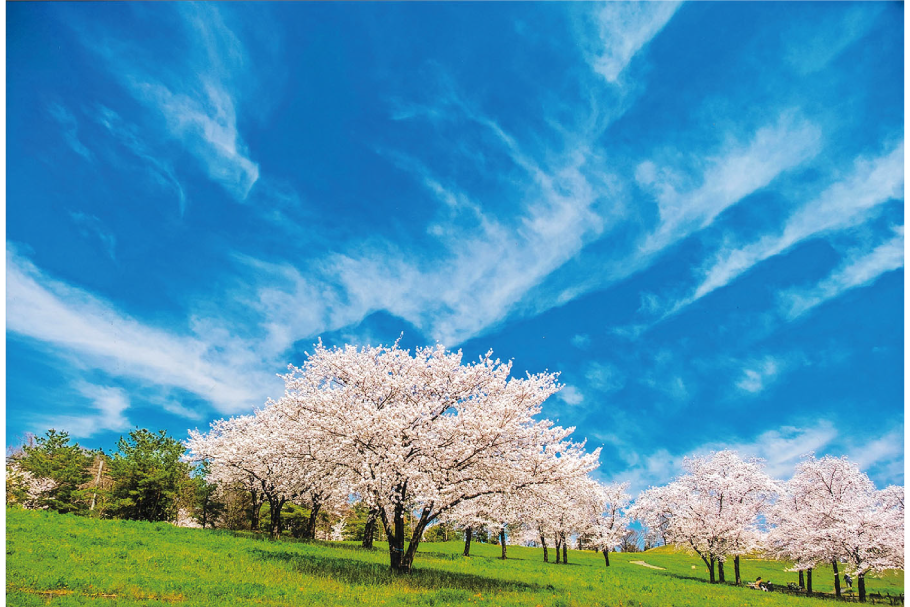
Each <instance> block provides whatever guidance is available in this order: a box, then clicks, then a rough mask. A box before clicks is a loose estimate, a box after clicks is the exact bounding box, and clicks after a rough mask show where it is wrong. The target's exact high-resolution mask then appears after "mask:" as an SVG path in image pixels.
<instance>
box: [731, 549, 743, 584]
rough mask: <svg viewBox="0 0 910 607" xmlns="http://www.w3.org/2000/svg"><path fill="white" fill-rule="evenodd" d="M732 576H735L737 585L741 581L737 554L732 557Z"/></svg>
mask: <svg viewBox="0 0 910 607" xmlns="http://www.w3.org/2000/svg"><path fill="white" fill-rule="evenodd" d="M733 577H735V578H736V585H737V586H739V585H741V584H742V583H743V579H742V578H741V577H740V575H739V555H736V556H735V557H733Z"/></svg>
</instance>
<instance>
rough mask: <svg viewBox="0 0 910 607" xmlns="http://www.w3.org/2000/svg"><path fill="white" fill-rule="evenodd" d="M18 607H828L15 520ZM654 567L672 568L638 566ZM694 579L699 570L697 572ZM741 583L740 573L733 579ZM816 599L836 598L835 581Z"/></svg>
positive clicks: (586, 562) (613, 575) (42, 515)
mask: <svg viewBox="0 0 910 607" xmlns="http://www.w3.org/2000/svg"><path fill="white" fill-rule="evenodd" d="M6 517H7V518H6V532H7V544H6V583H7V586H6V592H7V596H6V600H7V605H14V606H18V605H47V604H51V605H59V606H61V607H62V606H68V605H105V606H107V605H123V606H126V605H130V606H135V605H152V604H156V605H160V604H162V603H171V604H175V605H186V606H196V605H198V606H219V605H225V606H227V605H231V606H237V605H294V606H300V605H314V606H315V605H319V606H331V605H339V606H340V605H389V606H394V605H487V606H495V605H503V606H507V605H508V606H519V605H521V606H525V605H530V606H535V605H541V606H553V607H555V606H569V605H572V606H579V607H582V606H590V605H610V606H643V607H644V606H653V607H668V606H688V605H692V606H695V605H720V606H724V607H733V606H737V605H769V606H773V605H804V606H806V607H809V606H811V605H825V604H827V602H822V601H820V600H818V599H813V598H803V597H790V596H786V595H782V594H776V593H766V592H759V591H754V590H749V589H745V588H737V587H734V586H732V585H724V586H721V585H714V586H712V585H710V584H708V583H707V582H706V581H705V579H706V574H705V571H704V566H703V565H702V564H701V561H699V560H698V559H697V558H693V557H691V556H688V555H686V554H682V553H673V552H672V551H670V550H666V549H658V550H654V551H649V552H645V553H637V554H613V555H611V564H612V566H611V567H610V568H609V569H607V568H605V567H604V563H603V557H602V556H601V555H600V554H596V553H594V552H584V551H575V550H571V551H569V565H567V566H566V565H555V564H552V563H551V564H545V563H543V562H542V552H541V550H540V549H533V548H519V547H513V546H510V547H509V557H510V558H509V560H507V561H502V560H500V559H498V558H496V557H497V556H498V554H499V547H498V546H493V545H484V544H479V543H475V544H473V545H472V547H471V548H472V552H473V556H471V557H469V558H464V557H462V556H461V551H462V548H463V546H462V544H461V543H460V542H448V543H428V544H422V545H421V547H420V548H421V549H420V554H419V555H418V557H417V560H416V562H415V571H414V572H413V573H412V574H411V575H408V576H396V575H394V574H391V573H390V572H389V570H388V554H387V553H386V552H385V551H384V550H383V548H384V546H382V545H379V549H377V550H375V551H366V550H362V549H360V548H359V547H357V546H356V545H354V544H350V545H348V544H330V543H323V542H312V543H302V542H296V541H280V542H270V541H267V540H262V539H258V538H256V537H249V536H246V537H244V536H237V535H234V534H231V533H229V532H220V531H208V530H206V531H203V530H199V529H178V528H176V527H173V526H171V525H168V524H165V523H158V524H150V523H138V522H128V521H97V520H91V519H85V518H78V517H74V516H65V515H58V514H53V513H47V512H36V511H24V510H19V509H7V512H6ZM638 560H643V561H645V562H647V563H649V564H652V565H655V566H658V567H663V568H664V570H657V569H649V568H646V567H642V566H640V565H636V564H633V563H632V561H638ZM693 566H694V567H695V568H694V569H693V568H692V567H693ZM785 568H786V564H785V563H780V562H772V561H760V560H746V561H744V562H743V565H742V570H743V577H744V579H746V580H750V579H755V577H756V576H759V575H760V576H762V577H763V578H765V579H770V580H771V581H772V582H775V583H780V584H786V582H788V581H796V574H795V573H789V572H785V571H784V569H785ZM730 577H732V565H731V566H730ZM814 581H815V588H816V590H818V591H823V592H824V591H827V592H830V591H831V589H832V580H831V573H830V569H829V570H819V571H817V573H816V575H815V578H814ZM903 583H904V579H903V572H897V573H894V574H891V575H887V576H885V577H884V578H882V579H871V580H869V583H868V587H869V591H870V592H878V591H882V592H890V593H891V594H897V593H900V592H902V591H903Z"/></svg>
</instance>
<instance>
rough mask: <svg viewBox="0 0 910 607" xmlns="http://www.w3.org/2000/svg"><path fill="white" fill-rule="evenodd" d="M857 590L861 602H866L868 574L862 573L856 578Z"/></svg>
mask: <svg viewBox="0 0 910 607" xmlns="http://www.w3.org/2000/svg"><path fill="white" fill-rule="evenodd" d="M856 589H857V590H858V591H859V602H860V603H865V602H866V574H865V573H860V574H857V576H856Z"/></svg>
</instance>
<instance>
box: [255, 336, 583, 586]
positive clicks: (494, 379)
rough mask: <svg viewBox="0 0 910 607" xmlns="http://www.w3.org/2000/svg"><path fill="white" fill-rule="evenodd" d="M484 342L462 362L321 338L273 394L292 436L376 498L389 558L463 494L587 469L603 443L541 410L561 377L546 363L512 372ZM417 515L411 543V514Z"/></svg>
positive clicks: (457, 356)
mask: <svg viewBox="0 0 910 607" xmlns="http://www.w3.org/2000/svg"><path fill="white" fill-rule="evenodd" d="M510 372H511V364H510V363H503V362H500V361H499V360H496V359H493V358H492V354H491V353H488V354H487V355H486V356H484V357H481V358H480V359H479V360H478V361H476V362H473V363H469V364H463V363H462V356H461V353H460V352H449V351H446V350H445V349H444V348H443V347H442V346H436V347H433V348H418V349H417V350H416V351H415V352H414V354H413V355H412V354H411V353H410V352H408V351H407V350H403V349H401V348H399V347H398V344H397V343H396V344H394V345H393V346H391V347H384V346H379V347H369V346H367V347H363V348H356V347H353V346H347V347H344V348H325V347H324V346H323V345H322V344H321V343H320V344H318V345H317V347H316V349H315V352H314V353H313V354H311V355H310V356H309V357H308V359H307V361H306V362H305V363H304V365H303V366H302V367H293V366H292V367H291V368H290V373H288V374H287V375H286V376H285V377H284V379H285V384H286V392H285V396H284V397H283V398H281V399H280V400H279V401H276V402H274V403H271V404H270V406H271V407H274V408H275V410H276V411H280V413H281V415H282V417H283V418H284V419H285V420H286V421H285V427H286V428H287V435H288V438H289V440H291V441H293V440H295V437H300V440H301V441H302V442H304V443H306V444H308V445H318V448H317V452H314V454H313V455H314V457H316V458H318V459H320V460H321V461H323V462H325V463H326V464H329V465H333V466H336V467H338V468H339V469H342V470H344V471H345V473H346V475H347V477H348V478H349V479H350V482H351V484H352V486H351V489H352V491H354V492H356V493H357V494H358V495H360V496H362V497H363V499H364V502H365V503H366V504H367V505H368V506H369V507H371V508H376V510H377V511H378V514H379V519H380V520H381V522H382V524H383V527H384V529H385V532H386V536H387V538H388V541H389V554H390V563H391V567H392V569H393V570H395V571H402V572H406V571H410V569H411V566H412V563H413V560H414V556H415V554H416V552H417V547H418V545H419V543H420V538H421V536H422V534H423V531H424V529H425V528H426V527H427V525H428V524H430V523H431V522H433V521H435V520H437V519H438V518H439V517H440V516H441V515H443V514H444V513H446V512H448V511H449V510H451V509H453V508H455V507H456V506H458V505H459V504H461V503H462V502H465V501H468V500H472V499H477V498H479V497H482V496H485V495H492V494H504V493H511V492H515V491H518V490H520V489H522V488H524V487H529V486H533V485H538V484H548V483H553V482H557V481H559V480H562V479H566V478H572V477H578V476H583V475H585V474H586V473H587V472H589V471H590V470H592V469H593V468H594V467H596V462H597V457H598V453H597V452H595V453H592V454H587V453H585V452H584V449H583V445H582V444H577V443H574V442H572V441H570V440H569V439H568V437H569V436H570V434H571V433H572V431H573V430H574V429H573V428H561V427H558V426H554V425H553V424H552V422H550V421H548V420H538V419H536V417H535V416H536V415H537V414H539V413H540V409H541V403H543V402H544V400H546V398H547V397H549V396H551V395H552V394H554V393H555V392H556V391H557V390H558V389H559V387H560V386H559V385H558V384H557V382H556V376H555V375H554V374H551V373H540V374H528V375H527V376H526V377H525V378H521V379H517V378H512V377H510ZM409 511H411V512H414V513H415V518H416V523H415V524H414V527H413V533H412V534H411V537H410V541H409V543H408V544H407V547H406V543H405V542H406V540H407V539H408V538H406V537H405V525H404V517H405V513H406V512H409Z"/></svg>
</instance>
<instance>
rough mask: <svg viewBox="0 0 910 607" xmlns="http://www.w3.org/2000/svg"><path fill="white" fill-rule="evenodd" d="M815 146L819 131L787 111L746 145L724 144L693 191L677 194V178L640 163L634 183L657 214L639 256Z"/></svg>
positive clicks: (699, 225) (708, 219) (702, 221)
mask: <svg viewBox="0 0 910 607" xmlns="http://www.w3.org/2000/svg"><path fill="white" fill-rule="evenodd" d="M820 144H821V130H820V129H819V128H818V127H817V126H815V125H814V124H812V123H811V122H809V121H808V120H806V119H804V118H801V117H800V116H799V114H798V113H797V112H795V111H792V110H789V111H786V112H783V113H781V115H780V116H779V118H778V120H777V122H776V123H775V124H771V125H768V126H765V127H762V128H760V129H759V130H758V131H757V132H756V133H755V135H754V136H753V138H752V140H751V141H750V142H748V143H747V144H745V145H742V144H735V145H732V146H728V147H727V149H725V150H724V151H723V152H721V153H720V154H717V155H715V156H714V157H712V158H710V159H708V160H707V161H706V166H705V170H704V173H703V179H702V184H701V185H700V186H699V187H697V188H695V189H690V190H685V191H682V192H680V191H679V184H680V182H681V181H682V178H681V176H679V175H677V174H674V172H673V171H671V170H669V169H659V168H658V167H657V166H656V165H655V164H654V163H653V162H651V161H646V162H644V163H642V164H640V165H639V166H638V168H637V169H636V174H635V176H636V180H637V181H638V183H639V184H640V185H641V186H642V187H643V188H645V189H647V190H650V191H651V192H653V193H654V195H655V196H656V198H657V205H658V212H659V215H660V220H659V223H658V225H657V227H656V228H655V229H654V231H653V232H652V233H651V234H649V235H648V237H647V238H646V239H645V241H644V243H643V244H642V247H641V251H642V253H644V254H651V253H655V252H658V251H661V250H663V249H665V248H666V247H668V246H670V245H672V244H674V243H676V242H678V241H679V240H682V239H683V238H685V237H687V236H689V235H690V234H692V233H693V232H695V231H697V230H701V229H703V228H705V227H707V226H708V225H710V224H711V223H712V222H713V221H714V219H715V218H716V217H717V216H718V215H720V214H721V213H722V212H723V211H725V210H726V209H727V208H729V207H730V206H732V205H733V204H735V203H737V202H739V201H740V200H742V199H743V198H745V197H746V196H748V195H749V194H752V193H753V192H755V191H757V190H760V189H761V188H764V187H765V186H767V185H768V184H769V183H771V181H772V180H774V179H775V178H776V177H777V176H778V175H780V174H781V173H782V172H784V171H786V170H788V169H792V168H793V167H796V166H799V165H800V164H801V163H803V162H805V161H806V160H808V159H809V158H811V157H813V156H814V155H815V154H817V153H818V151H819V149H820Z"/></svg>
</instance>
